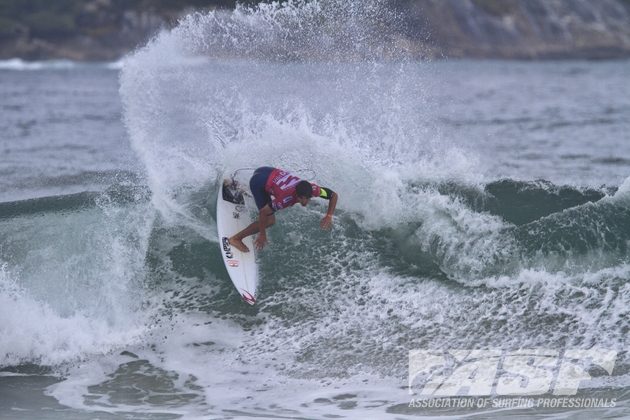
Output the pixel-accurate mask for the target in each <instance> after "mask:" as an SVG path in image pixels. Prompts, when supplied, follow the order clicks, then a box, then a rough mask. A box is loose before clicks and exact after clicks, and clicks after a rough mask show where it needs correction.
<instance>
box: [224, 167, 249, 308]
mask: <svg viewBox="0 0 630 420" xmlns="http://www.w3.org/2000/svg"><path fill="white" fill-rule="evenodd" d="M244 192H245V190H244V187H243V185H241V184H239V183H237V182H233V181H232V180H231V179H229V178H227V177H226V178H225V179H223V182H222V183H221V189H220V191H219V196H218V198H217V230H218V232H219V248H221V256H222V257H223V262H224V263H225V268H226V269H227V272H228V274H229V275H230V278H231V279H232V283H234V287H236V290H237V291H238V293H239V294H240V295H241V297H242V298H243V300H244V301H245V302H247V303H249V304H250V305H253V304H255V303H256V289H257V288H258V265H257V264H256V254H255V249H254V240H253V236H249V237H247V238H245V239H243V242H244V243H245V245H247V247H248V248H249V252H241V251H239V250H238V249H236V248H234V247H233V246H231V245H230V242H229V238H230V236H232V235H234V234H235V233H238V232H240V231H241V230H243V229H245V228H246V227H247V226H249V225H250V224H251V223H252V222H253V220H252V217H251V215H250V213H249V212H248V211H247V208H246V206H245V194H244Z"/></svg>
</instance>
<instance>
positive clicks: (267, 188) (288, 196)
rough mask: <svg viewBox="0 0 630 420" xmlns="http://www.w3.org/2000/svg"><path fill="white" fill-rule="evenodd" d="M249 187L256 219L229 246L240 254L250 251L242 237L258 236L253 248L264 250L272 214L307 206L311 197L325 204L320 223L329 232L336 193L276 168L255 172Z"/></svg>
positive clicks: (272, 217) (266, 167) (261, 169)
mask: <svg viewBox="0 0 630 420" xmlns="http://www.w3.org/2000/svg"><path fill="white" fill-rule="evenodd" d="M249 188H250V189H251V191H252V194H253V195H254V200H255V201H256V207H258V210H259V213H258V220H257V221H255V222H254V223H252V224H251V225H249V226H247V227H246V228H245V229H243V230H242V231H240V232H238V233H237V234H236V235H234V236H232V237H231V238H230V244H231V245H232V246H234V247H235V248H236V249H238V250H240V251H242V252H249V248H247V245H245V244H244V243H243V238H246V237H248V236H250V235H253V234H255V233H258V237H257V238H256V240H255V241H254V245H255V246H256V249H263V248H264V246H265V245H266V244H267V233H266V231H265V229H266V228H268V227H269V226H271V225H273V224H274V223H275V222H276V217H275V215H274V213H275V212H276V211H278V210H282V209H285V208H287V207H291V206H293V205H295V204H297V203H300V204H301V205H303V206H306V205H307V204H308V203H309V201H310V199H311V198H312V197H319V198H323V199H325V200H329V202H328V210H327V211H326V215H325V216H324V218H323V219H322V221H321V222H320V224H319V225H320V226H321V228H322V229H330V228H331V227H332V223H333V213H334V212H335V207H336V206H337V197H338V195H337V193H336V192H334V191H332V190H331V189H329V188H325V187H320V186H319V185H316V184H312V183H310V182H308V181H304V180H301V179H300V178H298V177H297V176H295V175H292V174H290V173H289V172H287V171H284V170H282V169H278V168H271V167H268V166H263V167H261V168H258V169H256V170H255V171H254V175H252V178H251V179H250V181H249Z"/></svg>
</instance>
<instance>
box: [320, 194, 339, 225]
mask: <svg viewBox="0 0 630 420" xmlns="http://www.w3.org/2000/svg"><path fill="white" fill-rule="evenodd" d="M319 197H320V198H323V199H324V200H328V210H327V211H326V215H325V216H324V218H323V219H322V221H321V223H320V224H319V225H320V226H321V227H322V229H330V227H331V226H332V220H333V214H334V213H335V208H336V207H337V198H338V197H339V196H338V194H337V193H336V192H334V191H333V190H331V189H330V188H326V187H322V188H321V190H320V193H319Z"/></svg>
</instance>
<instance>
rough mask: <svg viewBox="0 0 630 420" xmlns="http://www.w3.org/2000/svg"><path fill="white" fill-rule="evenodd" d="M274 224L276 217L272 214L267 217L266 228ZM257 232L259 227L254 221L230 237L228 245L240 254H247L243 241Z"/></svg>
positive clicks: (247, 250)
mask: <svg viewBox="0 0 630 420" xmlns="http://www.w3.org/2000/svg"><path fill="white" fill-rule="evenodd" d="M274 223H276V216H274V215H273V214H272V215H271V216H268V217H267V227H269V226H272V225H273V224H274ZM259 230H260V226H258V220H256V221H255V222H254V223H252V224H251V225H249V226H247V227H246V228H245V229H243V230H241V231H240V232H239V233H237V234H236V235H234V236H232V237H231V238H230V245H232V246H233V247H234V248H236V249H238V250H239V251H241V252H249V248H248V247H247V245H245V244H244V243H243V239H244V238H247V237H248V236H251V235H254V234H256V233H258V231H259Z"/></svg>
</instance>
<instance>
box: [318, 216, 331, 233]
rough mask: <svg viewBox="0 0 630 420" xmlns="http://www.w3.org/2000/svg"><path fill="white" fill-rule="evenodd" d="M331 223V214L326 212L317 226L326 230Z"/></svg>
mask: <svg viewBox="0 0 630 420" xmlns="http://www.w3.org/2000/svg"><path fill="white" fill-rule="evenodd" d="M332 224H333V218H332V214H327V215H326V216H324V218H323V219H322V221H321V222H320V223H319V226H320V227H321V228H322V229H324V230H328V229H330V228H331V227H332Z"/></svg>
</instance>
